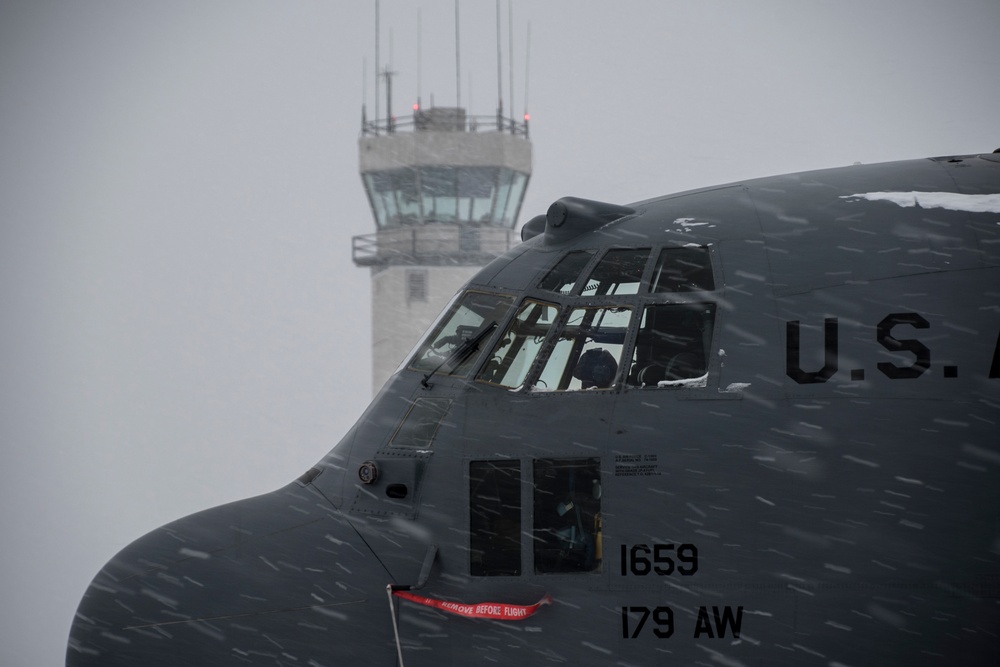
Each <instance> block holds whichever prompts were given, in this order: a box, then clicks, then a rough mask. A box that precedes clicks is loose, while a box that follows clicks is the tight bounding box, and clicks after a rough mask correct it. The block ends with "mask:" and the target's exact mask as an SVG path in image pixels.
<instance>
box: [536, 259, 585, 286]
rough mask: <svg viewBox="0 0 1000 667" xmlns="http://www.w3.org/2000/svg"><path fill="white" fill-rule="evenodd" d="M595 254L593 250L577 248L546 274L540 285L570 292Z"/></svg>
mask: <svg viewBox="0 0 1000 667" xmlns="http://www.w3.org/2000/svg"><path fill="white" fill-rule="evenodd" d="M593 256H594V251H593V250H576V251H574V252H571V253H569V254H568V255H566V256H565V257H563V258H562V259H561V260H559V263H558V264H556V265H555V267H553V269H552V270H551V271H549V272H548V273H547V274H546V275H545V277H544V278H543V279H542V282H541V283H539V284H538V287H540V288H541V289H543V290H548V291H550V292H558V293H559V294H569V293H570V292H572V291H573V286H574V285H576V281H577V278H579V277H580V273H581V272H582V271H583V269H584V267H586V266H587V264H588V263H589V262H590V259H591V258H592V257H593Z"/></svg>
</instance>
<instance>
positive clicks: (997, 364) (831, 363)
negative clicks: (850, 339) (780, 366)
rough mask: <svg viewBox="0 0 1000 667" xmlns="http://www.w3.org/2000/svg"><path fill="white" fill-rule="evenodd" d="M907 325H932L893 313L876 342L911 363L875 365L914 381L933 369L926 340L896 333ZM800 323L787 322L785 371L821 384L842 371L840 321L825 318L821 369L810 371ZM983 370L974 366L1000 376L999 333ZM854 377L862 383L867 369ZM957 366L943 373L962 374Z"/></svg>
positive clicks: (948, 375)
mask: <svg viewBox="0 0 1000 667" xmlns="http://www.w3.org/2000/svg"><path fill="white" fill-rule="evenodd" d="M901 325H906V326H909V327H911V328H913V329H930V328H931V324H930V322H929V321H928V320H927V318H925V317H924V316H923V315H921V314H919V313H890V314H889V315H886V316H885V317H884V318H882V320H881V321H880V322H879V323H878V324H877V325H876V326H875V342H876V343H878V345H880V346H882V348H884V349H886V350H889V351H890V352H902V353H908V354H911V355H913V360H912V362H911V363H910V364H908V365H900V364H896V363H893V362H889V361H880V362H878V363H877V364H875V368H876V369H877V370H878V372H879V373H881V374H882V375H883V376H885V377H887V378H889V379H890V380H911V379H915V378H919V377H920V376H922V375H924V373H926V372H927V371H928V370H930V369H931V367H932V366H931V360H932V355H931V349H930V347H928V346H927V344H926V343H923V342H921V341H920V340H917V339H916V338H900V337H897V336H896V335H894V329H895V328H896V327H897V326H901ZM800 327H801V323H800V321H799V320H789V321H787V322H785V373H786V375H788V377H790V378H791V379H793V380H795V382H797V383H799V384H819V383H823V382H826V381H827V380H829V379H830V378H832V377H833V376H834V375H835V374H836V373H837V371H838V370H840V356H839V355H840V324H839V321H838V318H836V317H827V318H825V319H824V320H823V366H822V367H821V368H819V369H818V370H814V371H807V370H804V369H803V368H802V362H801V358H802V354H801V349H800V348H801V338H800ZM981 363H982V366H983V367H981V368H980V369H972V372H973V373H976V374H980V373H985V375H986V377H988V378H992V379H997V378H1000V334H998V335H997V338H996V343H995V345H994V348H993V354H992V357H991V358H990V359H985V358H984V359H983V360H982V362H981ZM849 372H850V374H851V380H852V381H855V382H860V381H863V380H865V378H866V369H864V368H854V369H851V370H850V371H849ZM958 374H959V368H958V366H955V365H950V364H944V365H942V366H941V376H942V377H944V378H946V379H954V378H957V377H958V376H959V375H958Z"/></svg>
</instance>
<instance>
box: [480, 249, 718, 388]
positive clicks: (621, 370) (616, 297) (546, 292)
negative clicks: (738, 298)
mask: <svg viewBox="0 0 1000 667" xmlns="http://www.w3.org/2000/svg"><path fill="white" fill-rule="evenodd" d="M685 247H700V248H705V249H706V250H707V255H706V257H707V259H708V262H709V266H708V270H709V271H710V273H711V276H712V284H713V286H714V289H712V290H683V289H682V290H678V291H660V292H653V291H652V288H653V286H652V281H653V278H654V275H653V274H654V273H655V271H656V268H657V266H658V265H659V262H660V258H661V256H662V255H663V253H664V251H668V250H670V249H676V248H685ZM623 250H636V251H647V257H646V260H645V262H646V263H645V266H644V268H643V271H642V275H641V278H640V282H639V287H638V290H637V291H636V293H627V294H590V295H584V294H582V292H583V290H584V288H585V287H586V284H587V282H588V281H589V278H590V275H591V274H592V273H593V271H594V270H595V268H596V267H597V266H598V265H599V264H600V263H601V262H603V261H604V259H605V257H607V255H608V253H610V252H616V251H623ZM581 251H594V252H593V255H592V256H591V258H590V261H588V262H587V263H586V264H585V265H584V266H583V268H582V269H581V270H580V272H579V275H578V276H577V279H576V282H575V284H574V287H573V289H572V291H571V292H570V293H568V294H566V293H560V292H558V291H555V290H551V289H545V288H544V287H542V285H543V284H544V283H545V280H546V278H547V277H548V276H549V275H550V274H551V273H552V271H553V270H555V268H556V267H557V266H558V265H559V264H560V262H562V261H563V260H564V259H565V258H566V257H567V256H569V255H570V254H571V253H574V252H581ZM720 261H721V260H720V257H719V255H718V246H717V244H715V243H706V244H685V245H678V244H673V243H652V244H649V245H646V244H637V245H635V246H625V245H620V244H615V245H611V246H606V247H599V248H573V249H570V250H568V251H567V252H564V253H562V254H560V255H559V257H558V258H557V259H556V260H555V261H554V262H552V263H551V264H550V266H549V269H548V271H547V272H546V273H545V274H544V276H543V278H542V279H541V280H536V282H534V283H533V285H532V286H531V287H529V288H528V289H527V290H526V291H525V292H524V293H523V294H522V295H521V296H522V298H521V301H520V302H519V303H518V304H516V306H515V307H514V308H513V309H512V310H511V315H510V317H509V318H508V320H509V321H510V320H511V319H513V318H515V317H517V314H518V313H519V312H520V310H521V308H522V307H523V306H524V304H525V302H526V301H529V300H531V301H536V302H542V303H546V304H547V305H550V306H553V307H556V308H557V309H558V314H557V316H556V318H555V321H554V323H553V325H552V326H551V327H550V329H549V331H548V333H547V334H546V336H545V339H544V341H542V343H541V346H540V348H539V350H538V352H537V354H536V355H535V358H534V360H533V361H532V363H531V365H530V368H529V369H528V372H527V374H526V375H525V377H524V379H523V382H522V383H521V385H519V386H518V387H513V388H512V387H507V386H505V385H500V384H496V383H493V382H490V381H488V380H485V379H483V378H482V377H480V376H481V375H482V372H483V368H484V367H485V365H486V364H488V363H489V361H490V357H489V356H484V357H483V358H482V359H481V360H480V362H479V366H480V368H478V369H476V374H475V376H474V377H475V379H476V381H477V382H479V383H481V384H483V385H486V386H491V387H495V388H499V389H503V390H504V391H515V392H522V393H524V394H526V395H529V396H535V397H553V396H568V395H579V394H583V393H590V391H598V392H601V393H609V392H610V393H615V394H623V393H628V392H633V391H646V392H648V391H669V392H671V393H674V394H676V395H678V396H685V395H687V396H692V397H693V396H695V395H698V396H702V397H707V396H708V395H709V394H708V393H706V390H710V389H712V388H716V387H717V385H718V381H719V377H720V375H719V373H720V365H721V364H720V359H719V353H718V347H717V346H718V339H719V335H720V331H721V328H722V324H720V322H721V321H722V320H724V319H725V309H724V308H723V307H721V305H720V304H721V302H722V290H724V289H725V279H724V275H723V273H722V270H721V268H722V267H721V266H720ZM685 304H687V305H692V304H712V308H713V311H714V312H713V321H712V324H711V326H712V331H711V335H710V336H709V339H708V346H707V348H706V359H705V376H706V377H705V382H704V383H702V384H699V383H695V382H671V383H670V384H667V385H664V386H647V387H642V386H636V385H635V384H633V383H631V382H630V379H629V378H630V375H631V374H632V368H631V366H632V360H633V358H634V355H635V353H636V349H635V348H636V345H637V339H638V337H639V333H640V332H639V329H640V327H641V325H642V320H643V314H644V313H645V310H646V308H647V307H649V306H655V305H685ZM580 308H628V309H630V310H631V311H632V316H631V321H630V323H629V326H628V329H627V331H626V334H625V338H624V341H623V345H622V348H621V355H620V357H619V359H618V360H617V361H618V369H617V372H616V373H615V377H614V379H613V381H612V384H611V386H609V387H600V388H597V387H595V388H592V389H591V390H583V391H581V390H579V389H570V390H559V391H545V390H544V389H542V390H538V389H537V387H536V384H537V382H538V380H539V378H540V377H541V375H542V373H543V370H544V369H545V366H546V364H547V363H548V361H549V358H550V355H551V354H552V353H553V351H554V348H555V345H556V342H557V341H558V340H559V339H560V337H561V336H562V334H563V331H564V329H565V327H566V324H567V321H568V318H569V317H570V316H571V314H572V313H573V312H574V310H576V309H580ZM501 328H502V329H503V333H501V334H497V335H494V337H493V339H492V342H491V343H490V344H491V345H493V346H495V345H497V344H498V342H499V341H500V340H501V337H502V336H504V335H506V325H504V324H502V323H501ZM692 392H694V393H692ZM716 393H718V392H711V394H712V395H714V394H716Z"/></svg>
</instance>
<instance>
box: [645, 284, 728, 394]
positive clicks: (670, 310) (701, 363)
mask: <svg viewBox="0 0 1000 667" xmlns="http://www.w3.org/2000/svg"><path fill="white" fill-rule="evenodd" d="M714 324H715V304H713V303H691V304H655V305H651V306H646V309H645V311H644V312H643V315H642V323H641V324H640V326H639V332H638V334H637V335H636V342H635V352H634V354H633V355H632V367H631V370H630V372H629V378H628V383H629V384H630V385H633V386H636V387H704V386H705V385H706V384H707V382H708V362H709V350H710V349H711V344H712V330H713V327H714Z"/></svg>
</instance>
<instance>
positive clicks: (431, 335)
mask: <svg viewBox="0 0 1000 667" xmlns="http://www.w3.org/2000/svg"><path fill="white" fill-rule="evenodd" d="M470 294H479V295H483V296H489V297H495V298H497V300H498V302H500V301H501V300H508V304H507V307H506V309H505V310H504V312H503V314H502V315H500V316H498V317H497V318H496V320H495V326H494V331H491V332H490V333H488V334H487V335H486V337H485V339H484V340H482V341H481V342H480V343H479V351H478V352H474V353H473V354H471V355H470V356H469V358H468V359H465V360H462V362H461V363H459V364H457V365H456V366H455V367H454V368H451V367H448V365H447V364H445V365H438V366H420V365H418V362H419V361H420V355H421V353H422V352H424V350H425V349H426V348H427V347H429V346H431V345H433V342H432V341H435V340H436V339H437V338H438V337H439V336H440V334H441V332H442V330H443V329H444V328H445V327H446V326H448V325H449V324H450V323H451V321H452V319H453V317H454V315H455V313H456V312H457V311H458V308H459V307H461V305H462V303H463V302H464V300H465V298H466V297H467V296H468V295H470ZM517 303H518V298H517V295H515V294H509V293H506V292H494V291H491V290H486V289H464V290H461V291H459V292H458V293H457V294H456V295H455V296H454V297H453V298H452V299H451V301H449V302H448V305H447V306H445V308H444V309H443V310H442V311H441V314H440V315H438V317H437V319H436V320H435V321H434V324H433V325H432V326H431V327H429V328H428V329H427V332H426V333H425V334H424V336H423V337H421V339H420V340H419V342H418V343H417V344H416V345H415V346H414V347H413V349H412V350H411V351H410V352H409V354H407V356H406V358H405V361H404V362H403V363H404V365H405V368H406V369H407V370H410V371H414V372H417V373H428V372H430V373H432V374H434V375H436V376H452V377H462V378H465V377H469V376H472V375H474V374H475V373H476V372H478V370H479V366H480V363H481V361H482V359H481V357H483V356H485V355H484V354H483V350H484V349H488V348H491V347H492V346H493V345H494V342H495V341H494V339H495V337H496V336H497V331H496V330H503V329H504V328H505V327H506V325H507V322H508V321H509V320H510V318H511V317H512V316H513V315H514V313H515V312H516V311H517V308H516V307H515V306H516V305H517ZM483 324H484V325H488V324H489V323H488V322H485V320H484V322H483ZM442 360H444V358H442Z"/></svg>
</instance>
